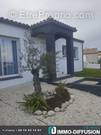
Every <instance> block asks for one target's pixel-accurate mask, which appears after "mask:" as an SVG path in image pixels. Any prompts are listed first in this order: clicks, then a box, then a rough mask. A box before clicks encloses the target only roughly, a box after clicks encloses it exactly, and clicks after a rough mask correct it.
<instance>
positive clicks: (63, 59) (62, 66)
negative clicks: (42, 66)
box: [55, 38, 67, 78]
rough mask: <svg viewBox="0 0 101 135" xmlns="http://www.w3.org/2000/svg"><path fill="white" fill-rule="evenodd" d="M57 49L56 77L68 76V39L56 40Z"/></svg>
mask: <svg viewBox="0 0 101 135" xmlns="http://www.w3.org/2000/svg"><path fill="white" fill-rule="evenodd" d="M55 50H56V77H57V78H59V77H64V76H67V54H66V39H64V38H60V39H58V40H56V41H55Z"/></svg>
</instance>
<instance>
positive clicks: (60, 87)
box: [55, 83, 70, 101]
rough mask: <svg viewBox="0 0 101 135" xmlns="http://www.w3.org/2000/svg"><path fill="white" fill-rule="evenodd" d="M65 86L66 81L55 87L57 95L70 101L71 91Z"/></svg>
mask: <svg viewBox="0 0 101 135" xmlns="http://www.w3.org/2000/svg"><path fill="white" fill-rule="evenodd" d="M65 87H66V86H65V83H59V84H58V86H57V87H56V88H55V91H56V95H57V97H59V98H60V99H64V100H67V101H68V100H69V99H70V93H69V92H68V90H67V89H66V88H65Z"/></svg>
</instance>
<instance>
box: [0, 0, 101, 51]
mask: <svg viewBox="0 0 101 135" xmlns="http://www.w3.org/2000/svg"><path fill="white" fill-rule="evenodd" d="M36 11H37V12H38V13H40V12H42V13H43V16H41V15H40V16H38V17H33V18H30V19H29V18H27V17H25V18H22V17H21V16H20V15H21V12H26V13H27V14H29V13H31V14H32V13H35V12H36ZM12 12H15V13H17V16H11V15H12V14H11V13H12ZM46 12H47V13H48V14H51V13H53V15H56V13H61V12H62V13H63V14H64V15H67V14H68V15H69V17H67V18H66V17H65V18H64V17H60V14H58V15H59V16H58V17H56V16H55V19H57V20H60V21H62V22H64V23H66V24H69V25H71V26H74V27H76V28H77V30H78V32H76V33H75V34H74V36H75V37H76V38H79V39H82V40H84V41H85V43H84V47H94V48H98V49H99V50H101V0H0V16H1V17H5V18H10V19H13V20H16V21H20V22H24V23H28V24H33V23H35V22H38V21H40V20H42V19H45V18H46ZM86 13H87V14H88V16H87V18H86V17H85V16H86ZM77 14H78V16H77V18H75V16H76V15H77ZM81 15H83V18H82V16H81ZM19 16H20V17H19ZM73 16H74V18H73Z"/></svg>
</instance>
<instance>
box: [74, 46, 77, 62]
mask: <svg viewBox="0 0 101 135" xmlns="http://www.w3.org/2000/svg"><path fill="white" fill-rule="evenodd" d="M74 59H78V47H74Z"/></svg>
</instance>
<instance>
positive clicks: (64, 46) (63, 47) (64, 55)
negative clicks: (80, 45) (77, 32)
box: [62, 45, 67, 57]
mask: <svg viewBox="0 0 101 135" xmlns="http://www.w3.org/2000/svg"><path fill="white" fill-rule="evenodd" d="M66 52H67V51H66V45H63V46H62V55H63V57H66Z"/></svg>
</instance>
